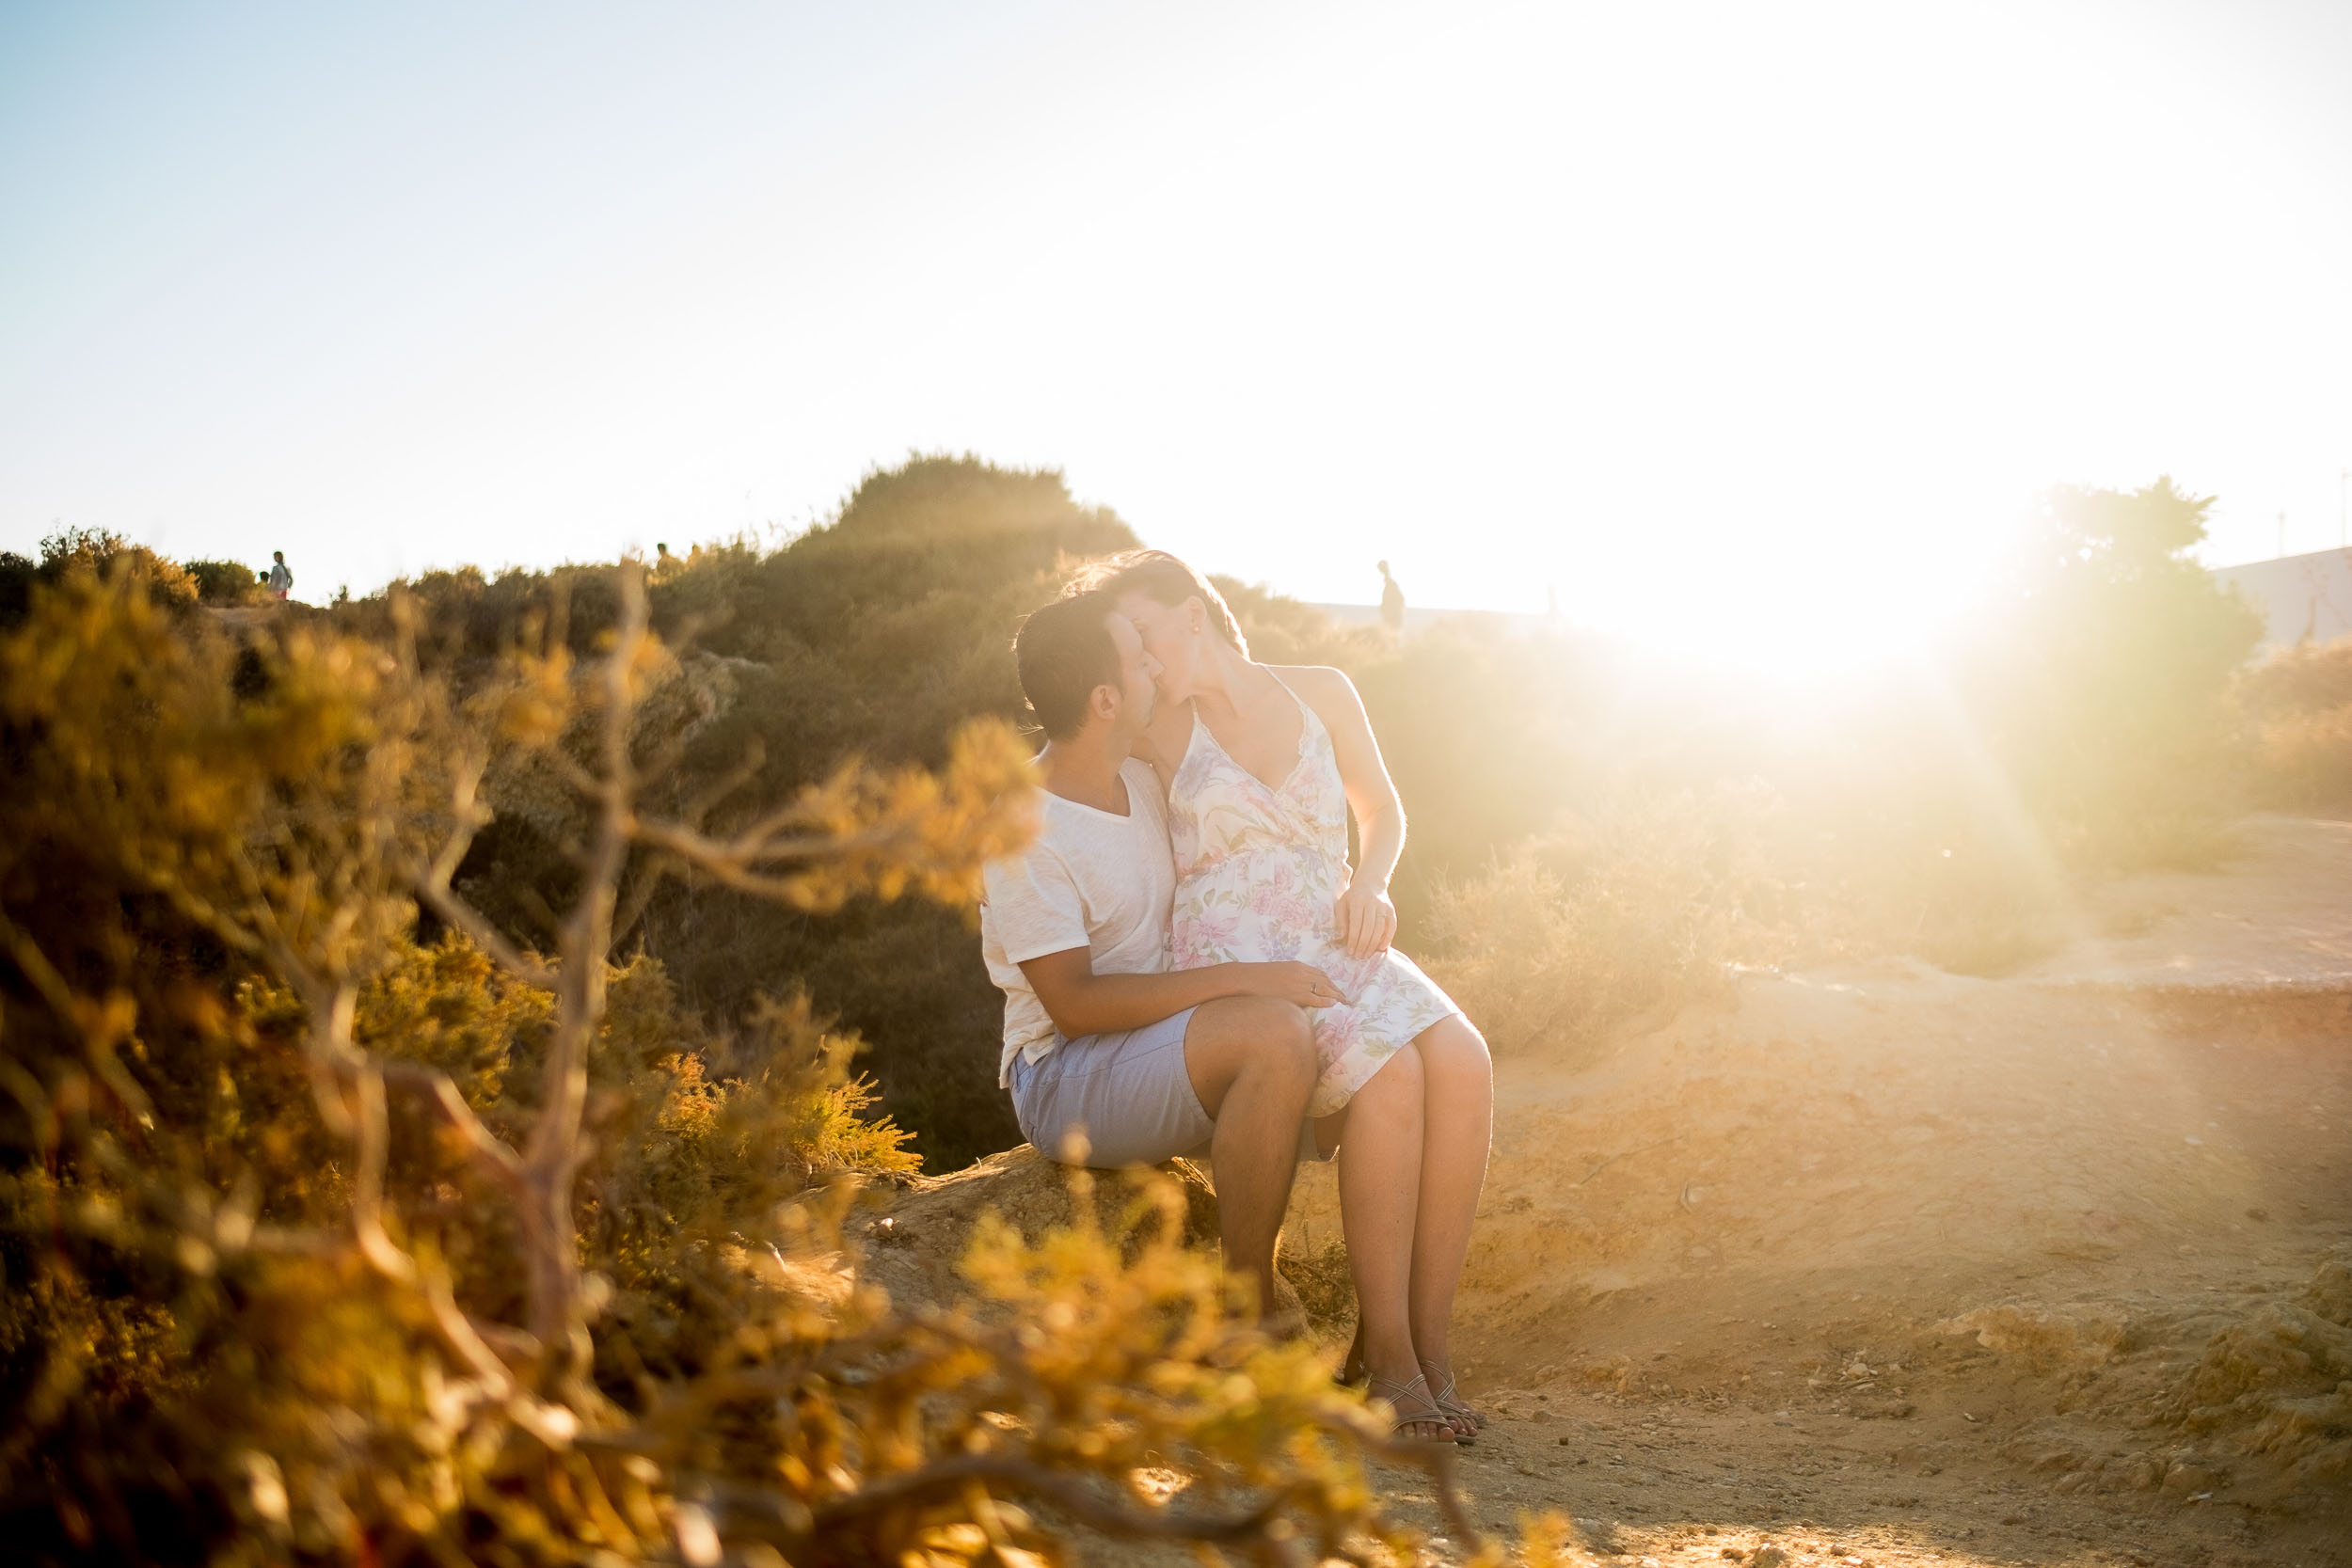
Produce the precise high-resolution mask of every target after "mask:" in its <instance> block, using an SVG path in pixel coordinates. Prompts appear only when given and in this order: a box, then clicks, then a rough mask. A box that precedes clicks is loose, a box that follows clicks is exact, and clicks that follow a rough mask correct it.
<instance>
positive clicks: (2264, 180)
mask: <svg viewBox="0 0 2352 1568" xmlns="http://www.w3.org/2000/svg"><path fill="white" fill-rule="evenodd" d="M911 450H919V451H974V452H977V453H978V454H980V455H983V456H987V457H990V458H993V459H994V460H996V461H998V462H1003V463H1008V464H1019V465H1050V466H1054V467H1060V468H1062V469H1063V470H1064V471H1065V472H1066V473H1067V474H1068V476H1069V479H1070V483H1071V484H1072V487H1073V489H1074V490H1075V491H1076V492H1077V493H1078V495H1079V496H1080V497H1081V498H1082V499H1088V500H1093V501H1100V502H1104V503H1106V504H1108V505H1110V506H1113V507H1115V508H1116V509H1117V510H1118V511H1119V512H1120V514H1121V515H1123V516H1125V517H1126V518H1127V519H1128V520H1129V521H1130V522H1132V523H1133V524H1134V525H1135V526H1136V528H1137V529H1138V530H1139V531H1141V532H1142V533H1143V534H1144V535H1145V536H1146V537H1147V538H1148V539H1150V540H1151V541H1152V543H1154V544H1158V545H1162V546H1166V547H1168V548H1171V549H1175V550H1177V551H1180V552H1182V553H1184V554H1185V555H1187V556H1189V557H1192V558H1193V559H1194V560H1195V561H1196V562H1198V563H1199V564H1200V565H1202V566H1204V567H1205V568H1207V569H1210V570H1216V571H1227V572H1232V573H1234V574H1235V575H1237V576H1240V577H1243V578H1251V579H1255V580H1261V581H1266V582H1269V583H1271V584H1272V585H1273V586H1275V587H1277V588H1279V589H1281V590H1283V591H1286V592H1290V593H1294V594H1300V595H1302V596H1304V597H1307V598H1310V599H1338V600H1350V601H1359V602H1361V601H1368V600H1370V599H1372V598H1374V597H1375V596H1376V594H1377V592H1378V586H1379V584H1378V578H1377V577H1376V575H1375V573H1374V571H1373V567H1372V563H1373V562H1374V561H1375V560H1376V559H1378V558H1380V557H1384V556H1385V557H1387V558H1388V559H1389V560H1390V561H1391V562H1392V563H1393V564H1394V566H1395V569H1396V572H1397V576H1398V578H1400V580H1402V581H1403V582H1404V584H1405V586H1406V590H1407V592H1408V594H1410V595H1411V597H1412V598H1413V600H1414V601H1415V602H1416V603H1420V604H1424V605H1466V606H1467V605H1481V606H1488V607H1492V608H1499V609H1515V610H1538V609H1541V608H1543V605H1544V603H1545V594H1546V590H1547V589H1548V588H1549V589H1551V590H1554V591H1556V593H1557V594H1558V596H1559V602H1560V606H1561V609H1562V610H1563V612H1564V614H1565V615H1566V616H1567V617H1569V618H1570V619H1571V620H1573V621H1576V622H1579V623H1581V624H1583V625H1588V626H1595V627H1597V628H1599V629H1603V630H1617V631H1631V632H1633V633H1635V634H1637V635H1642V636H1645V637H1648V638H1651V639H1654V640H1657V641H1677V640H1680V639H1686V638H1688V639H1695V640H1698V641H1706V640H1707V639H1708V638H1710V637H1712V638H1716V639H1720V640H1723V641H1738V642H1745V643H1746V645H1749V646H1753V645H1754V644H1753V641H1750V639H1752V638H1753V637H1754V636H1759V635H1760V636H1765V637H1768V638H1780V639H1784V640H1786V641H1788V643H1789V645H1790V646H1792V647H1795V646H1799V645H1807V646H1813V647H1816V648H1818V647H1820V646H1822V645H1825V644H1830V643H1835V644H1837V645H1840V646H1867V645H1873V644H1875V643H1877V642H1879V641H1884V640H1886V639H1888V638H1891V637H1898V636H1899V635H1901V634H1902V633H1904V632H1905V631H1906V630H1907V629H1909V628H1913V627H1915V626H1919V625H1923V624H1925V623H1927V622H1929V621H1931V620H1932V619H1933V618H1934V617H1936V616H1937V615H1940V614H1944V613H1947V612H1948V611H1950V610H1951V609H1952V608H1953V607H1954V606H1955V605H1958V604H1960V603H1962V602H1963V598H1964V594H1965V591H1966V589H1967V586H1968V585H1969V583H1970V582H1971V580H1972V578H1973V577H1974V575H1976V574H1978V573H1979V572H1980V571H1981V570H1982V569H1983V563H1984V562H1986V560H1987V559H1988V558H1989V556H1990V553H1991V552H1992V550H1993V549H1994V547H1995V546H1996V545H1997V543H1998V541H1999V539H2000V538H2001V536H2002V535H2003V533H2004V531H2006V530H2008V529H2009V528H2010V527H2011V526H2012V525H2013V521H2014V519H2015V518H2016V517H2017V516H2018V515H2020V513H2021V512H2022V510H2023V509H2024V508H2025V507H2026V505H2027V504H2028V502H2029V501H2030V499H2031V498H2032V497H2033V496H2034V495H2035V494H2036V493H2037V492H2038V491H2039V490H2040V489H2041V488H2042V487H2043V486H2045V485H2047V484H2050V483H2056V482H2060V481H2068V482H2076V483H2105V484H2116V485H2136V484H2140V483H2147V482H2148V481H2150V480H2152V479H2153V478H2154V477H2155V476H2156V475H2157V474H2158V473H2160V472H2169V473H2171V474H2172V475H2174V476H2175V477H2176V478H2177V479H2178V480H2179V481H2180V483H2183V484H2184V485H2185V486H2187V487H2189V488H2192V489H2194V490H2197V491H2200V492H2202V493H2213V494H2217V495H2218V496H2219V498H2220V501H2219V505H2218V508H2217V527H2216V531H2215V533H2216V537H2215V541H2214V545H2213V547H2212V549H2211V550H2210V551H2209V559H2211V560H2213V561H2215V562H2234V561H2242V560H2248V559H2253V558H2259V557H2265V556H2268V555H2271V554H2273V553H2275V552H2276V550H2277V548H2278V537H2279V525H2278V521H2277V515H2278V514H2279V513H2280V512H2281V511H2283V512H2284V513H2285V514H2286V516H2287V523H2286V543H2287V548H2288V549H2289V550H2290V551H2301V550H2309V549H2316V548H2320V547H2323V546H2333V545H2335V544H2336V543H2337V542H2338V538H2339V526H2340V525H2339V476H2340V474H2341V473H2342V472H2343V470H2344V469H2347V468H2352V6H2348V5H2344V4H2339V3H2328V0H2310V3H2303V4H2296V3H2290V0H2233V3H2211V4H2185V3H2166V0H2133V3H2122V0H2119V3H2115V4H2094V3H2090V0H2083V3H2077V4H2068V3H2065V0H2039V3H2033V4H2021V5H2015V6H1998V5H1983V4H1959V3H1950V4H1908V5H1898V6H1890V5H1885V4H1856V5H1827V4H1804V3H1800V4H1783V5H1772V6H1757V5H1754V4H1749V3H1743V0H1735V3H1724V4H1710V5H1652V6H1630V5H1625V4H1608V5H1594V6H1562V5H1548V6H1506V5H1488V4H1462V3H1455V4H1447V5H1442V6H1428V7H1406V6H1382V5H1376V4H1351V5H1335V6H1308V5H1290V4H1253V5H1236V6H1225V5H1204V4H1195V5H1187V6H1182V7H1178V6H1160V7H1141V6H1119V5H1104V4H1093V5H1079V4H1057V3H1053V0H1036V3H1025V4H975V3H971V0H966V3H962V4H892V5H879V4H878V5H861V6H841V7H835V8H815V7H787V6H782V5H749V4H734V5H729V4H715V3H713V4H689V5H681V6H669V7H653V6H645V5H642V4H636V5H622V4H593V3H574V4H567V5H564V6H556V5H535V6H524V5H499V4H485V3H481V0H474V3H469V4H466V5H462V6H460V5H448V6H439V5H421V4H407V5H403V6H399V7H390V6H379V7H367V6H358V5H353V6H318V5H291V4H289V5H261V4H247V3H235V0H216V3H214V4H209V5H205V6H201V7H190V6H181V5H168V6H167V5H136V4H128V3H125V4H109V5H104V6H98V5H72V4H63V3H57V4H51V5H47V6H34V5H28V4H24V3H22V0H0V547H5V548H13V549H18V550H24V551H26V552H28V553H29V552H30V551H31V550H32V549H33V548H34V547H35V546H36V545H37V543H38V541H39V540H40V537H41V536H42V535H44V534H46V533H48V532H50V531H52V530H53V529H55V528H56V527H57V526H60V525H61V524H62V525H76V524H79V525H86V526H93V527H103V528H109V529H114V530H116V531H120V532H122V533H125V534H127V535H130V536H132V537H134V538H136V539H140V540H143V541H146V542H149V543H151V544H154V545H155V546H158V547H160V548H162V549H164V550H165V551H167V553H171V554H175V555H181V556H219V557H228V558H232V559H239V560H244V561H247V562H254V563H256V564H261V563H265V562H267V560H268V557H269V551H270V550H271V549H272V548H283V549H284V550H285V551H286V553H287V556H288V559H289V560H290V562H292V563H293V565H294V570H295V572H296V574H297V577H298V587H297V596H300V597H313V598H324V597H326V596H328V595H329V594H332V592H333V590H334V588H335V586H336V585H337V584H339V583H345V582H347V583H349V584H350V585H351V587H352V588H353V589H354V590H355V591H358V592H364V591H366V590H369V589H372V588H374V587H376V586H378V585H380V584H381V583H383V582H384V581H385V580H386V579H387V578H390V577H393V576H395V575H399V574H413V573H416V572H418V571H421V570H423V569H425V568H427V567H431V566H437V565H450V564H454V563H457V562H477V563H480V564H482V565H484V566H486V567H492V568H496V567H499V566H502V565H506V564H514V563H519V564H532V565H541V564H548V563H552V562H558V561H562V560H566V559H570V560H594V559H610V558H612V556H614V555H615V554H617V553H618V552H620V551H622V550H624V549H628V548H637V549H644V550H648V551H649V550H650V549H651V548H652V546H653V543H654V542H655V541H656V540H663V541H667V542H668V543H669V544H670V545H671V546H672V548H674V549H680V548H683V546H685V545H687V544H689V543H691V542H693V541H695V540H697V539H707V538H712V537H717V536H721V535H725V534H730V533H734V532H736V531H741V530H744V529H769V528H772V529H782V530H787V531H788V530H792V529H797V528H799V527H803V526H805V525H806V524H808V523H809V522H811V521H814V520H816V519H818V518H819V517H822V516H823V515H826V514H827V513H828V512H830V510H831V509H832V508H833V507H834V506H835V505H836V504H837V503H838V502H839V500H840V499H841V498H842V497H843V496H844V495H845V494H846V493H847V492H848V490H849V489H850V487H851V486H852V485H853V484H854V483H856V481H857V479H858V477H859V476H860V474H861V473H863V472H865V471H866V470H867V469H868V468H870V467H874V466H876V465H879V464H889V463H892V462H896V461H898V459H900V458H902V457H903V456H904V455H905V454H906V453H907V452H908V451H911ZM1732 633H1736V634H1737V635H1736V637H1735V636H1733V635H1731V634H1732Z"/></svg>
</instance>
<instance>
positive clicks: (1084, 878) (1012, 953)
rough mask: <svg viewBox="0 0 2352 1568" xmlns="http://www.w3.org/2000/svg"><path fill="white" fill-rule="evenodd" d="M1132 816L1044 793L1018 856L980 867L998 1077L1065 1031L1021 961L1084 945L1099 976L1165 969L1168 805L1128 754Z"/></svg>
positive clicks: (1125, 768) (1171, 888)
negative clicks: (995, 1004)
mask: <svg viewBox="0 0 2352 1568" xmlns="http://www.w3.org/2000/svg"><path fill="white" fill-rule="evenodd" d="M1119 776H1120V778H1121V779H1122V780H1124V781H1125V782H1126V784H1127V815H1126V816H1114V815H1113V814H1111V813H1110V812H1106V811H1097V810H1096V809H1095V808H1094V807H1092V806H1085V805H1080V804H1079V803H1078V802H1077V801H1075V800H1063V799H1062V798H1061V797H1060V796H1058V795H1056V794H1055V793H1053V792H1052V791H1051V790H1041V791H1040V792H1039V793H1040V797H1041V800H1042V801H1043V804H1042V805H1041V807H1040V811H1039V816H1040V823H1039V830H1038V835H1037V837H1036V839H1035V840H1033V841H1032V842H1031V843H1030V845H1029V847H1027V848H1025V849H1024V850H1022V851H1021V853H1019V854H1017V855H1008V856H1006V857H1005V858H1004V859H1002V860H997V861H991V862H990V863H988V864H987V865H986V866H984V867H983V868H982V869H981V873H980V876H981V882H982V888H983V891H982V894H981V898H980V952H981V954H982V956H983V957H985V958H987V959H988V977H989V978H990V979H992V980H993V981H995V982H996V984H997V985H998V986H999V987H1000V988H1002V989H1003V990H1004V993H1005V1049H1004V1053H1003V1054H1002V1055H1000V1056H999V1057H998V1058H997V1064H996V1082H997V1086H998V1087H1000V1088H1001V1087H1003V1086H1004V1085H1006V1084H1007V1083H1009V1081H1010V1077H1011V1073H1012V1059H1013V1056H1014V1055H1015V1054H1016V1053H1018V1054H1020V1055H1022V1056H1025V1057H1026V1058H1027V1059H1028V1060H1030V1061H1032V1062H1034V1061H1037V1060H1038V1059H1039V1058H1041V1057H1043V1056H1048V1055H1051V1054H1052V1053H1053V1051H1054V1048H1055V1047H1056V1046H1057V1045H1059V1044H1060V1043H1061V1036H1060V1034H1059V1032H1058V1031H1057V1030H1056V1029H1055V1027H1054V1021H1053V1019H1052V1018H1051V1017H1050V1016H1048V1015H1047V1013H1046V1011H1045V1004H1044V1003H1042V1002H1040V1001H1039V1000H1038V999H1037V992H1036V991H1034V990H1030V989H1029V979H1028V976H1027V975H1025V974H1022V973H1021V965H1022V964H1023V963H1025V962H1026V961H1027V960H1029V959H1031V958H1043V957H1044V956H1045V955H1046V954H1048V953H1061V952H1066V951H1068V950H1069V949H1071V948H1073V947H1083V948H1085V949H1086V950H1087V952H1088V954H1089V957H1090V958H1091V959H1092V960H1093V965H1094V973H1095V974H1160V973H1161V972H1162V971H1164V970H1166V969H1167V968H1168V915H1169V911H1170V909H1171V908H1172V907H1173V906H1174V904H1175V901H1176V857H1175V852H1174V851H1173V850H1172V849H1170V848H1169V847H1168V802H1167V800H1165V799H1164V798H1163V797H1162V796H1161V794H1160V781H1159V779H1158V778H1157V776H1155V775H1154V774H1153V773H1152V769H1151V768H1150V767H1149V765H1147V764H1145V763H1141V762H1138V761H1136V760H1135V759H1134V758H1132V757H1131V758H1129V759H1128V760H1127V761H1126V762H1124V763H1121V764H1120V768H1119Z"/></svg>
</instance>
